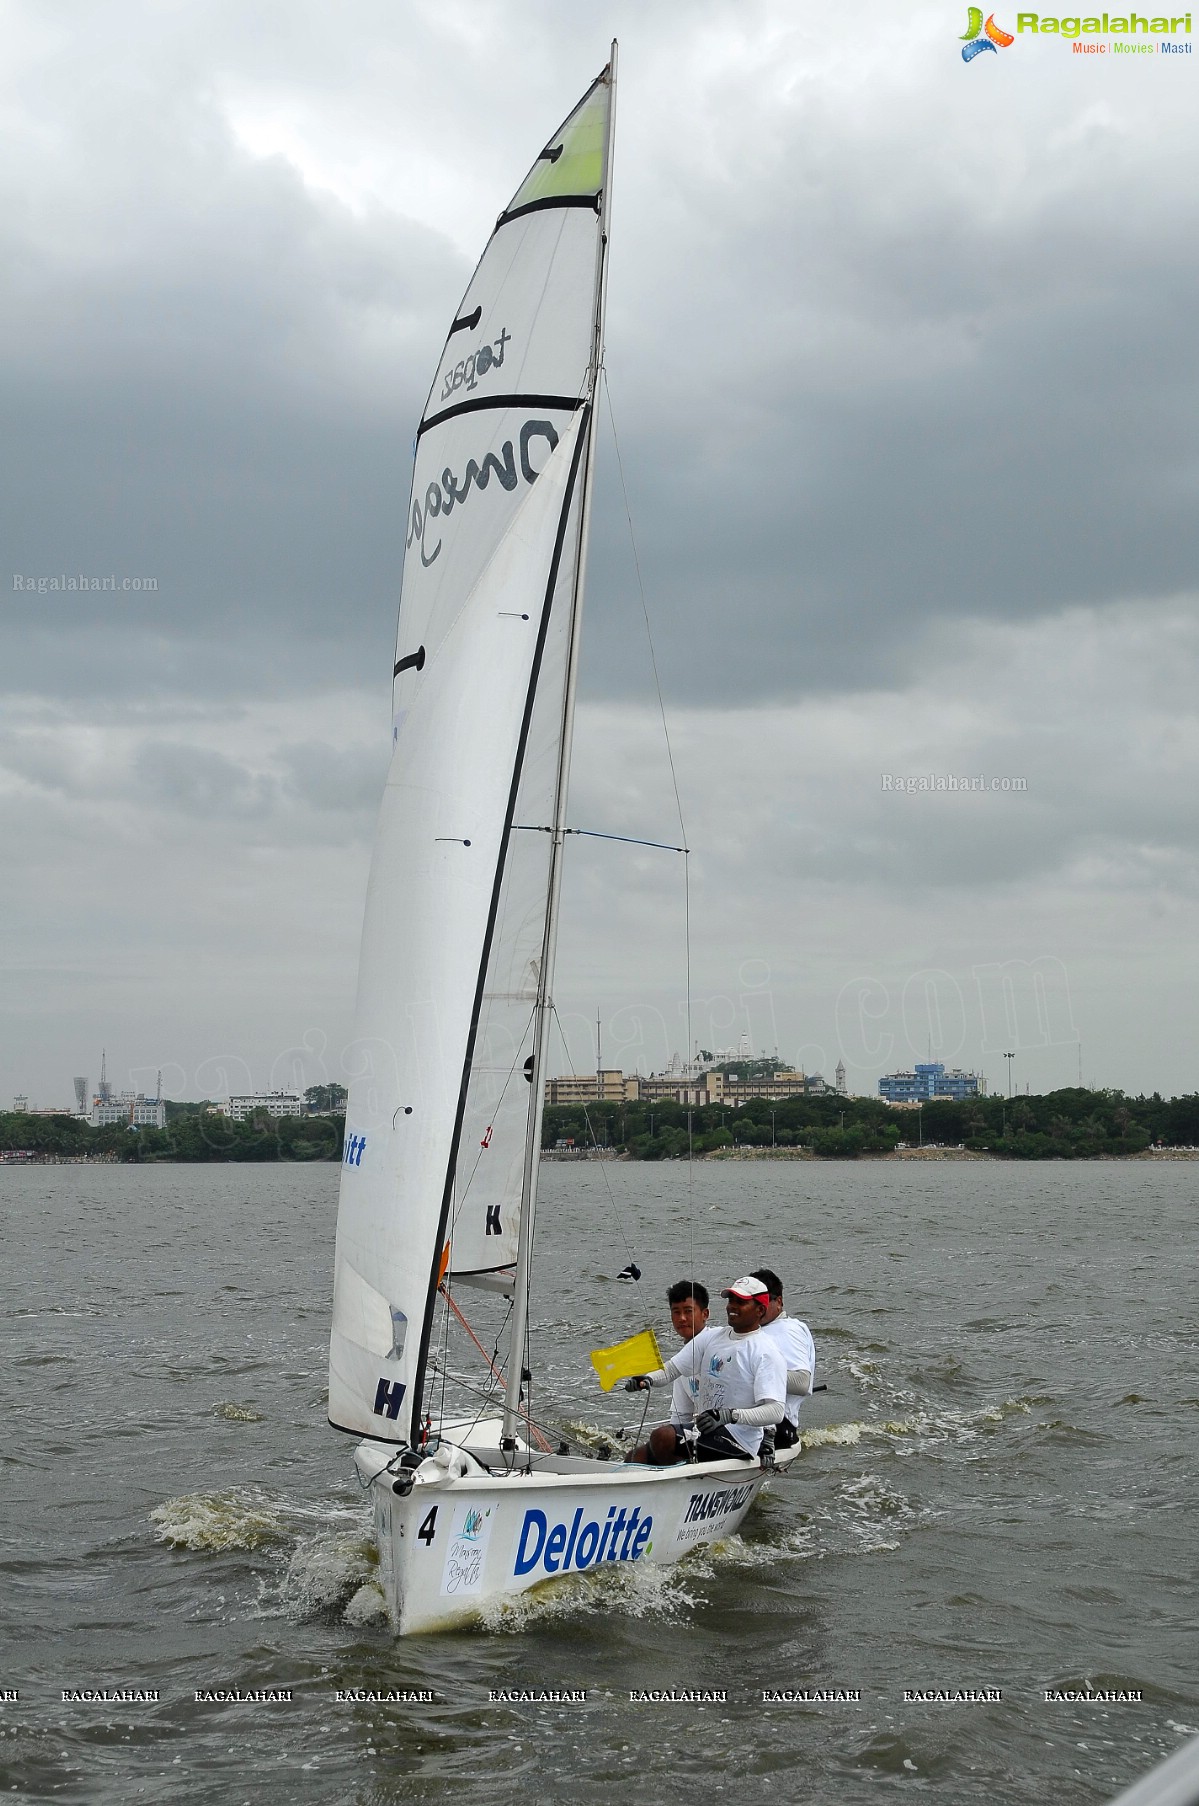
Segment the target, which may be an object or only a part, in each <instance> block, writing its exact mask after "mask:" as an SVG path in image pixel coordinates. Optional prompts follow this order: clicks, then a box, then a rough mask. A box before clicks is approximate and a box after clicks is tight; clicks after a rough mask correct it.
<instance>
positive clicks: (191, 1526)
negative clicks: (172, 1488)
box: [150, 1487, 287, 1550]
mask: <svg viewBox="0 0 1199 1806" xmlns="http://www.w3.org/2000/svg"><path fill="white" fill-rule="evenodd" d="M150 1517H151V1519H152V1520H153V1522H154V1523H156V1524H157V1525H158V1526H159V1531H158V1535H159V1539H160V1541H162V1542H164V1543H172V1544H173V1545H174V1546H175V1547H176V1548H177V1549H209V1550H211V1549H261V1548H264V1547H265V1546H267V1545H268V1544H270V1543H275V1542H280V1541H283V1540H284V1539H285V1538H286V1536H287V1529H286V1526H285V1524H284V1521H283V1514H282V1512H281V1510H280V1508H279V1505H278V1503H277V1502H276V1501H272V1500H271V1499H269V1498H268V1497H267V1495H266V1494H264V1493H260V1492H258V1491H257V1490H256V1489H254V1488H248V1487H247V1488H242V1489H238V1490H235V1491H233V1492H214V1493H185V1494H183V1495H182V1496H181V1497H179V1498H177V1499H166V1500H164V1501H163V1503H162V1504H161V1505H156V1506H155V1508H154V1510H153V1511H152V1512H151V1513H150Z"/></svg>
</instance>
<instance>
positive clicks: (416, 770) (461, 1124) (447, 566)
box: [329, 71, 610, 1442]
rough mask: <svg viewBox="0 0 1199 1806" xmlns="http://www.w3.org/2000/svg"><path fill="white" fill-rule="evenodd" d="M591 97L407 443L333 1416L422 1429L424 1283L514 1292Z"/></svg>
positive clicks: (395, 1437) (587, 296) (337, 1287)
mask: <svg viewBox="0 0 1199 1806" xmlns="http://www.w3.org/2000/svg"><path fill="white" fill-rule="evenodd" d="M609 103H610V84H609V80H608V72H607V71H605V73H604V75H603V76H601V77H600V78H599V80H598V81H597V82H596V83H595V84H594V86H593V87H592V88H591V89H590V91H589V92H588V93H587V94H586V95H585V96H584V98H583V100H582V101H581V102H580V103H579V105H578V107H576V109H575V110H574V112H573V113H572V114H571V115H570V117H569V118H568V119H567V121H566V122H565V124H564V125H563V126H562V128H561V130H560V131H559V132H558V133H556V134H555V135H554V137H553V138H551V140H550V142H549V144H548V145H547V147H546V149H545V150H544V151H543V152H542V154H541V156H540V157H539V158H538V160H537V162H536V163H535V164H534V166H533V168H532V170H531V171H530V173H529V175H528V177H527V178H526V180H525V181H524V182H523V183H522V185H521V187H520V188H519V189H518V191H517V193H516V195H515V196H514V197H513V200H512V202H511V203H510V205H509V207H508V208H507V209H506V210H505V212H504V213H503V214H501V216H500V219H499V221H498V222H497V224H496V228H495V231H494V233H493V235H492V237H491V240H490V242H489V244H488V246H487V249H486V250H485V252H484V254H483V257H482V259H481V261H480V263H479V265H478V268H477V269H476V271H475V273H474V277H473V278H472V280H471V283H470V286H469V288H468V289H467V292H466V294H465V296H464V297H463V300H462V303H461V305H460V307H459V308H458V309H457V311H456V313H455V316H454V321H453V324H452V326H451V329H450V332H449V335H448V337H447V340H446V346H445V350H444V352H443V354H442V357H441V360H440V363H439V365H438V368H437V374H436V376H435V377H434V380H433V385H432V388H431V389H430V392H429V399H428V402H427V403H426V407H425V412H424V415H423V418H422V421H421V425H420V429H419V433H418V437H417V450H416V459H415V467H414V473H413V483H412V496H411V501H410V505H409V511H408V519H407V535H406V538H407V548H406V555H405V562H404V579H403V589H402V595H401V604H400V616H399V635H398V641H397V647H396V656H395V678H394V703H393V750H392V760H391V767H390V771H389V773H388V779H387V786H386V790H385V793H384V798H383V804H382V808H381V812H380V818H379V826H378V832H377V837H376V844H375V854H374V860H373V864H372V868H371V876H370V883H369V888H368V894H367V904H366V916H365V922H364V926H363V937H362V952H361V960H360V967H359V983H358V1005H357V1017H356V1040H355V1072H354V1076H353V1077H352V1081H351V1085H350V1093H349V1099H348V1103H347V1112H346V1141H345V1155H344V1159H343V1168H342V1183H341V1198H340V1204H339V1210H338V1226H337V1254H336V1275H335V1282H334V1305H333V1332H332V1339H331V1347H330V1368H329V1416H330V1419H331V1421H332V1422H333V1423H334V1424H336V1425H337V1426H338V1427H339V1428H342V1429H346V1430H351V1431H354V1432H356V1433H360V1434H362V1433H365V1434H368V1435H370V1436H373V1437H376V1438H382V1439H384V1440H391V1441H396V1442H407V1441H409V1440H411V1439H412V1437H413V1434H414V1431H415V1430H416V1429H417V1427H418V1419H419V1413H420V1409H421V1402H422V1399H421V1395H422V1390H423V1383H424V1368H425V1359H426V1353H427V1348H428V1340H429V1331H430V1324H431V1320H432V1312H433V1306H434V1302H435V1299H436V1294H437V1287H438V1284H439V1282H440V1281H441V1279H442V1278H443V1277H444V1276H445V1274H446V1272H447V1271H448V1272H449V1273H450V1274H451V1275H453V1274H459V1275H462V1274H469V1275H474V1276H480V1275H486V1274H489V1273H497V1272H498V1273H500V1274H501V1275H505V1274H508V1273H510V1270H511V1265H512V1262H513V1260H514V1258H515V1253H516V1243H517V1233H518V1227H519V1216H520V1199H521V1180H522V1168H523V1164H524V1156H525V1139H526V1131H527V1126H528V1122H529V1117H530V1111H531V1110H532V1111H533V1112H534V1116H535V1115H536V1099H535V1098H534V1096H533V1093H532V1088H531V1083H530V1081H531V1079H532V1077H533V1072H534V1069H533V1059H532V1055H533V1048H534V1038H533V1028H534V1011H535V1005H536V1001H537V996H538V986H539V980H540V963H541V958H542V949H543V942H544V939H545V929H546V911H547V907H548V891H549V872H550V835H549V834H548V833H547V832H545V831H544V830H545V829H547V828H548V826H549V825H550V823H551V820H552V812H553V808H554V802H555V793H556V787H557V783H558V775H559V747H560V745H561V740H562V726H563V714H564V709H565V706H566V703H565V698H566V688H567V671H568V665H569V661H570V649H571V640H572V635H573V632H574V604H575V588H576V584H577V578H578V564H579V549H580V547H579V542H580V534H581V531H582V515H583V504H584V495H585V487H586V469H585V463H586V459H587V457H588V455H589V451H590V438H591V430H592V420H591V411H592V399H593V395H594V388H595V380H596V363H597V345H598V331H599V312H600V288H601V280H602V258H603V244H602V230H601V216H602V214H601V197H602V192H603V188H604V185H605V182H606V176H607V172H606V168H605V161H606V156H607V144H608V112H609Z"/></svg>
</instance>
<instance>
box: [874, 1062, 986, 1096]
mask: <svg viewBox="0 0 1199 1806" xmlns="http://www.w3.org/2000/svg"><path fill="white" fill-rule="evenodd" d="M984 1090H985V1086H983V1085H982V1083H981V1081H980V1079H979V1076H978V1074H977V1073H976V1072H963V1071H962V1070H961V1069H960V1068H959V1067H957V1066H954V1067H952V1068H951V1069H950V1071H948V1072H946V1070H945V1067H944V1065H943V1063H942V1062H941V1061H940V1060H927V1061H923V1062H922V1061H917V1063H916V1066H915V1068H914V1070H913V1071H911V1072H890V1073H888V1074H887V1075H886V1077H885V1078H881V1079H880V1080H879V1082H878V1094H879V1096H880V1097H881V1098H883V1099H885V1101H886V1102H887V1103H889V1104H920V1103H925V1102H927V1101H928V1100H929V1099H930V1098H934V1097H943V1098H948V1099H949V1100H950V1101H951V1102H953V1103H961V1102H962V1100H963V1099H964V1098H968V1097H978V1096H979V1095H980V1093H981V1092H982V1091H984Z"/></svg>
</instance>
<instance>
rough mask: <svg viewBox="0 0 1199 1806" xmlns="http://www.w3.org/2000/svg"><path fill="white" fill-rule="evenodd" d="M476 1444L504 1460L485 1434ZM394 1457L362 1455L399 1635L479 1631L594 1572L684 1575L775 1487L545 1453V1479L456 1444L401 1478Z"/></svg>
mask: <svg viewBox="0 0 1199 1806" xmlns="http://www.w3.org/2000/svg"><path fill="white" fill-rule="evenodd" d="M468 1447H470V1448H473V1449H475V1451H476V1453H479V1454H482V1455H483V1457H484V1459H487V1457H488V1455H489V1454H490V1456H491V1460H490V1461H489V1462H488V1465H491V1464H492V1462H496V1461H497V1458H496V1456H495V1454H494V1451H488V1450H485V1449H482V1448H481V1447H480V1445H479V1444H478V1443H477V1442H475V1441H474V1440H473V1439H472V1442H471V1443H470V1444H469V1445H468ZM795 1452H796V1451H792V1450H788V1451H787V1452H786V1454H782V1455H780V1457H779V1467H780V1468H783V1467H785V1466H786V1464H787V1462H788V1460H789V1459H790V1458H791V1456H792V1455H793V1454H794V1453H795ZM395 1454H396V1451H395V1449H394V1447H386V1446H384V1445H381V1444H378V1443H369V1442H365V1443H362V1444H360V1445H359V1448H358V1449H357V1451H356V1453H355V1461H356V1464H357V1466H358V1470H359V1473H360V1474H361V1475H362V1477H363V1479H364V1480H368V1479H369V1482H370V1490H371V1496H372V1502H373V1505H374V1520H375V1538H376V1541H377V1543H378V1549H379V1576H380V1583H381V1585H382V1588H383V1592H384V1595H385V1597H386V1600H387V1609H388V1613H389V1615H390V1617H391V1622H392V1625H393V1626H394V1628H395V1630H396V1632H397V1634H398V1635H400V1636H408V1635H411V1634H412V1633H414V1632H420V1631H434V1630H445V1629H448V1628H450V1627H452V1626H454V1625H459V1624H464V1623H468V1622H470V1621H471V1620H472V1619H476V1618H478V1617H479V1616H480V1615H481V1614H483V1613H484V1612H486V1611H487V1610H488V1608H490V1607H493V1606H494V1605H496V1604H497V1603H498V1602H500V1601H502V1600H503V1599H505V1598H513V1597H516V1596H517V1595H519V1594H521V1593H527V1592H529V1591H530V1590H531V1589H532V1588H533V1587H538V1586H542V1585H546V1584H548V1583H549V1582H551V1581H554V1580H557V1579H561V1578H564V1577H566V1576H574V1575H578V1574H583V1573H588V1572H590V1571H591V1570H592V1569H593V1568H597V1567H603V1566H607V1565H612V1564H616V1565H624V1564H629V1563H647V1564H650V1565H652V1566H655V1567H671V1566H673V1565H674V1564H675V1563H676V1562H678V1561H680V1560H681V1559H682V1557H683V1556H684V1555H687V1554H688V1553H689V1552H690V1551H691V1550H693V1549H695V1548H698V1547H701V1546H702V1545H703V1544H705V1543H711V1542H716V1541H718V1540H719V1539H720V1538H722V1537H725V1536H728V1535H730V1534H731V1533H732V1532H733V1531H735V1530H736V1529H737V1528H738V1526H739V1525H740V1524H741V1522H742V1520H743V1519H744V1517H745V1514H746V1512H747V1511H748V1510H749V1508H750V1506H751V1505H752V1504H753V1502H754V1500H755V1499H756V1497H757V1495H758V1493H759V1491H760V1490H761V1488H762V1486H763V1485H764V1484H765V1483H766V1482H767V1479H768V1476H767V1474H765V1473H764V1472H763V1471H762V1469H761V1468H760V1467H759V1465H758V1463H757V1462H756V1461H753V1462H750V1461H738V1460H731V1461H715V1462H704V1463H702V1464H698V1463H697V1464H682V1465H680V1466H678V1467H669V1468H662V1467H648V1466H640V1465H637V1464H631V1463H625V1462H621V1463H603V1462H598V1461H595V1460H589V1459H586V1458H582V1457H573V1458H572V1457H558V1456H552V1455H551V1456H543V1455H535V1456H534V1457H533V1461H534V1468H533V1471H532V1472H528V1471H518V1472H516V1473H512V1474H505V1473H502V1472H490V1473H489V1472H486V1471H485V1470H484V1469H483V1468H482V1467H480V1466H479V1465H478V1463H477V1462H475V1461H473V1460H471V1459H470V1458H469V1456H468V1457H467V1458H466V1459H465V1460H463V1458H462V1455H461V1454H460V1452H459V1450H458V1449H457V1448H456V1447H455V1445H451V1444H447V1443H445V1442H443V1443H442V1445H441V1450H440V1454H439V1456H438V1457H437V1458H433V1459H429V1460H426V1461H425V1462H423V1463H422V1464H421V1466H420V1467H419V1468H418V1469H416V1470H415V1472H414V1471H413V1470H412V1469H408V1470H406V1471H405V1470H402V1469H401V1470H400V1471H398V1472H397V1471H396V1464H395V1460H394V1457H395ZM518 1458H519V1459H521V1460H527V1459H528V1456H527V1451H524V1450H522V1451H521V1452H520V1455H519V1457H518ZM388 1463H390V1465H387V1464H388ZM455 1467H458V1468H462V1467H468V1468H469V1470H470V1471H468V1472H466V1473H462V1472H460V1471H459V1472H455V1471H454V1468H455ZM555 1470H557V1471H555ZM563 1470H564V1471H563Z"/></svg>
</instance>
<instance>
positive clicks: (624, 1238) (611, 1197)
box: [551, 1004, 649, 1329]
mask: <svg viewBox="0 0 1199 1806" xmlns="http://www.w3.org/2000/svg"><path fill="white" fill-rule="evenodd" d="M551 1008H552V1010H553V1015H554V1021H555V1023H556V1024H557V1028H558V1034H559V1037H560V1038H561V1041H562V1051H563V1053H564V1054H565V1055H566V1061H567V1064H568V1065H573V1063H574V1062H573V1060H572V1059H571V1052H570V1047H569V1045H568V1043H567V1040H566V1030H565V1029H564V1028H563V1026H562V1018H561V1017H560V1016H559V1014H558V1006H557V1004H553V1005H551ZM599 1101H600V1100H599V1099H598V1098H597V1099H596V1102H597V1103H598V1102H599ZM582 1110H583V1121H584V1122H585V1123H586V1124H587V1133H588V1134H589V1135H590V1137H591V1145H592V1147H593V1148H598V1147H599V1142H598V1141H597V1140H596V1135H595V1125H594V1123H593V1122H592V1120H591V1115H590V1112H589V1111H588V1109H587V1103H586V1100H585V1099H584V1100H582ZM599 1169H600V1178H601V1179H602V1180H603V1182H604V1190H605V1191H606V1192H607V1194H608V1203H609V1205H610V1207H611V1210H612V1215H613V1218H614V1219H615V1222H616V1232H617V1234H618V1235H619V1237H620V1240H621V1244H622V1246H623V1248H624V1251H625V1253H626V1254H627V1255H628V1257H629V1259H630V1260H633V1256H634V1255H635V1254H636V1252H637V1249H636V1247H635V1245H634V1244H633V1243H632V1242H630V1240H629V1237H628V1235H627V1233H626V1231H625V1226H624V1222H623V1220H622V1219H621V1215H620V1211H619V1209H618V1207H617V1203H616V1197H615V1194H614V1193H613V1190H612V1187H611V1185H610V1184H609V1182H608V1174H607V1171H606V1169H605V1166H604V1162H603V1161H602V1160H601V1161H600V1162H599ZM634 1264H635V1263H634ZM634 1284H635V1285H637V1286H640V1284H641V1281H640V1280H639V1279H638V1280H635V1281H634ZM645 1327H646V1328H647V1329H648V1328H649V1324H648V1322H647V1323H646V1326H645Z"/></svg>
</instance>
